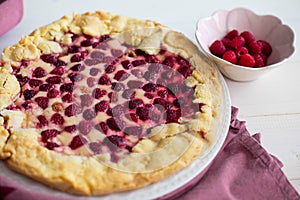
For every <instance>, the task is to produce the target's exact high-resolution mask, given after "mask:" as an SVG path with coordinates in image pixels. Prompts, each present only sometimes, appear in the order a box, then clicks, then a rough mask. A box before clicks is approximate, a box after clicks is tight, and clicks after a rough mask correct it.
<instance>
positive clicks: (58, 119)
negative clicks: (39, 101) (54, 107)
mask: <svg viewBox="0 0 300 200" xmlns="http://www.w3.org/2000/svg"><path fill="white" fill-rule="evenodd" d="M50 121H51V122H52V123H53V124H57V125H62V124H63V123H65V119H64V118H63V116H61V115H60V114H59V113H54V114H53V115H52V117H51V118H50Z"/></svg>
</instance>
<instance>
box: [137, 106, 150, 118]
mask: <svg viewBox="0 0 300 200" xmlns="http://www.w3.org/2000/svg"><path fill="white" fill-rule="evenodd" d="M149 111H150V109H149V108H147V107H138V108H137V109H136V114H137V116H138V117H139V118H140V119H141V120H143V121H146V120H148V119H149Z"/></svg>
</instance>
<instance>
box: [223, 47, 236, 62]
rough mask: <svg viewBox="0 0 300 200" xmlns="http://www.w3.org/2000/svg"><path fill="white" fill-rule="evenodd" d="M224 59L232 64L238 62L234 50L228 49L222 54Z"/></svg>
mask: <svg viewBox="0 0 300 200" xmlns="http://www.w3.org/2000/svg"><path fill="white" fill-rule="evenodd" d="M222 59H223V60H226V61H228V62H230V63H232V64H236V63H237V57H236V54H235V52H234V51H232V50H227V51H226V52H225V53H224V54H223V56H222Z"/></svg>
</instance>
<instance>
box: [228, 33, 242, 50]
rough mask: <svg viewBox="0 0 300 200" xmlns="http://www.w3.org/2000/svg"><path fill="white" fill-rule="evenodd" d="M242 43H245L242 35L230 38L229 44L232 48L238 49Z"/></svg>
mask: <svg viewBox="0 0 300 200" xmlns="http://www.w3.org/2000/svg"><path fill="white" fill-rule="evenodd" d="M244 45H245V39H244V38H243V37H242V36H237V37H235V38H233V40H231V42H230V46H231V47H232V48H233V49H238V48H239V47H242V46H244Z"/></svg>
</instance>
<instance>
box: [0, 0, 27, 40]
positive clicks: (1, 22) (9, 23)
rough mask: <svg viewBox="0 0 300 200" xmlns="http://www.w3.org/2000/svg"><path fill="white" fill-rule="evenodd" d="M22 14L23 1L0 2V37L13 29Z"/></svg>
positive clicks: (3, 0) (4, 0)
mask: <svg viewBox="0 0 300 200" xmlns="http://www.w3.org/2000/svg"><path fill="white" fill-rule="evenodd" d="M23 14H24V8H23V0H0V36H1V35H3V34H5V33H6V32H8V31H9V30H10V29H12V28H14V27H15V26H16V25H17V24H18V23H19V22H20V21H21V19H22V18H23Z"/></svg>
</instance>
